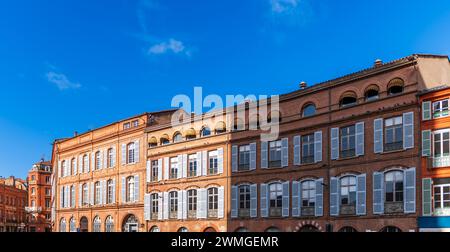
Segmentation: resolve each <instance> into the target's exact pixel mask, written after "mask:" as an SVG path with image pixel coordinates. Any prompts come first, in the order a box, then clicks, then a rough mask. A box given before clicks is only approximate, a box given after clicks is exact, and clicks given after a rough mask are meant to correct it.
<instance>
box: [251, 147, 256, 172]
mask: <svg viewBox="0 0 450 252" xmlns="http://www.w3.org/2000/svg"><path fill="white" fill-rule="evenodd" d="M255 169H256V143H251V144H250V170H251V171H252V170H255Z"/></svg>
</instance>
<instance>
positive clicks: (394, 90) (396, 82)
mask: <svg viewBox="0 0 450 252" xmlns="http://www.w3.org/2000/svg"><path fill="white" fill-rule="evenodd" d="M404 86H405V83H404V81H403V80H402V79H400V78H395V79H392V80H391V81H389V84H388V95H396V94H401V93H403V89H404Z"/></svg>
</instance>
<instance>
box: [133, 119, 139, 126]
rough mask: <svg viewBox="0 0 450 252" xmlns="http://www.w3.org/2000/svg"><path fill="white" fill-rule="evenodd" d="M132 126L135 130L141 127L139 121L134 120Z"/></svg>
mask: <svg viewBox="0 0 450 252" xmlns="http://www.w3.org/2000/svg"><path fill="white" fill-rule="evenodd" d="M131 125H132V126H133V128H136V127H138V126H139V120H134V121H132V122H131Z"/></svg>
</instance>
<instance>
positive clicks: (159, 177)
mask: <svg viewBox="0 0 450 252" xmlns="http://www.w3.org/2000/svg"><path fill="white" fill-rule="evenodd" d="M162 166H163V159H162V158H160V159H158V181H161V180H162V179H163V174H162V173H163V167H162Z"/></svg>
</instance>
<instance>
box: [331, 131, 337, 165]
mask: <svg viewBox="0 0 450 252" xmlns="http://www.w3.org/2000/svg"><path fill="white" fill-rule="evenodd" d="M331 159H332V160H337V159H339V128H332V129H331Z"/></svg>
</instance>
